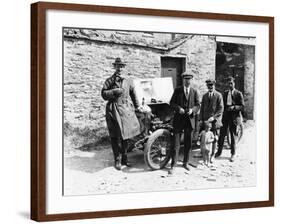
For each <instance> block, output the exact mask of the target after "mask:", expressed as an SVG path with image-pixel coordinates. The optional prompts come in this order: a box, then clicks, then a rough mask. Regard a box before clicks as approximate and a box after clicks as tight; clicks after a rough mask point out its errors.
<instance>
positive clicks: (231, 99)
mask: <svg viewBox="0 0 281 224" xmlns="http://www.w3.org/2000/svg"><path fill="white" fill-rule="evenodd" d="M227 82H228V90H226V91H225V92H224V93H223V103H224V108H225V110H224V113H223V117H222V124H223V126H222V128H221V131H220V138H219V142H218V151H217V153H216V155H215V157H219V156H220V155H221V153H222V148H223V143H224V139H225V136H226V134H227V129H228V128H229V132H230V137H231V145H230V148H231V157H230V161H231V162H233V161H234V158H235V153H236V138H235V135H236V129H237V125H239V124H240V123H241V122H242V114H241V111H242V110H243V108H244V98H243V94H242V93H241V92H240V91H239V90H237V89H235V82H234V78H233V77H232V76H231V77H228V79H227Z"/></svg>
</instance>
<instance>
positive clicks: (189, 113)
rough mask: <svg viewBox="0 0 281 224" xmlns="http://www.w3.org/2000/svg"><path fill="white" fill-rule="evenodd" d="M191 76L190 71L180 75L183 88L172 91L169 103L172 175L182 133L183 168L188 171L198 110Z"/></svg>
mask: <svg viewBox="0 0 281 224" xmlns="http://www.w3.org/2000/svg"><path fill="white" fill-rule="evenodd" d="M192 79H193V75H192V73H191V71H186V72H184V73H183V74H182V80H183V86H180V87H177V88H176V89H175V90H174V93H173V96H172V98H171V101H170V105H171V107H172V108H173V109H174V111H175V115H174V120H173V128H174V147H173V149H172V150H171V158H172V163H171V169H170V170H169V173H170V174H172V173H173V170H174V166H175V165H176V163H177V159H178V158H177V157H178V154H179V149H180V140H181V133H182V132H184V159H183V167H184V168H185V169H187V170H189V167H188V162H189V152H190V150H191V144H192V131H193V129H194V128H195V115H196V114H197V112H198V110H199V108H200V102H199V94H198V91H197V90H196V89H194V88H192V87H191V86H190V84H191V80H192Z"/></svg>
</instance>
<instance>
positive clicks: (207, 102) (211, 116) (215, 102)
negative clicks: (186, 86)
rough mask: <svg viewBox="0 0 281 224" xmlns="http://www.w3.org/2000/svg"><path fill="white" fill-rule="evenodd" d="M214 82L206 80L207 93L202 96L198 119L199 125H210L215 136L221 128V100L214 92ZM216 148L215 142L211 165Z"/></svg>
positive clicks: (219, 95) (215, 142)
mask: <svg viewBox="0 0 281 224" xmlns="http://www.w3.org/2000/svg"><path fill="white" fill-rule="evenodd" d="M215 83H216V81H215V80H212V79H208V80H206V84H207V88H208V92H207V93H205V94H204V95H203V98H202V102H201V108H200V115H199V119H200V121H201V123H203V122H209V123H211V124H212V128H211V131H212V132H213V133H214V134H215V136H218V135H219V130H220V128H221V126H222V121H221V119H222V113H223V99H222V95H221V94H220V93H219V92H218V91H216V90H215ZM216 147H217V140H215V141H214V142H213V146H212V153H211V158H210V163H212V161H213V158H214V154H215V150H216Z"/></svg>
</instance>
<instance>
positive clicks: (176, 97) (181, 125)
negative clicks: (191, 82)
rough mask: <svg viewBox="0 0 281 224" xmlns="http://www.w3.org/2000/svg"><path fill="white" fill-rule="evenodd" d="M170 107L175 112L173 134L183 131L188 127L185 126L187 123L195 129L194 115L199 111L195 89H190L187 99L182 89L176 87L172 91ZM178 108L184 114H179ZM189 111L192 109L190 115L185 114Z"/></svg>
mask: <svg viewBox="0 0 281 224" xmlns="http://www.w3.org/2000/svg"><path fill="white" fill-rule="evenodd" d="M170 105H171V107H172V108H173V109H174V111H175V115H174V120H173V127H174V131H175V132H181V131H182V130H183V129H185V128H187V127H188V126H187V125H188V124H189V123H190V125H191V128H192V129H194V128H195V115H196V114H197V112H198V111H199V109H200V101H199V93H198V91H197V90H196V89H194V88H192V87H190V90H189V94H188V99H187V98H186V96H185V93H184V87H183V86H180V87H177V88H176V89H175V90H174V93H173V96H172V98H171V101H170ZM180 108H183V109H184V110H185V111H186V113H185V114H180V113H179V110H180ZM189 109H192V114H191V115H188V114H187V112H188V111H189Z"/></svg>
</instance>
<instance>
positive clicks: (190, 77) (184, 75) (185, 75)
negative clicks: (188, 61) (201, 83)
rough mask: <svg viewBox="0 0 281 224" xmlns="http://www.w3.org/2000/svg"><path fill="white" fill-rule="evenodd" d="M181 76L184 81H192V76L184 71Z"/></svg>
mask: <svg viewBox="0 0 281 224" xmlns="http://www.w3.org/2000/svg"><path fill="white" fill-rule="evenodd" d="M181 76H182V77H183V78H185V79H188V78H189V79H192V78H193V75H192V74H191V72H189V71H185V72H184V73H182V74H181Z"/></svg>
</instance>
